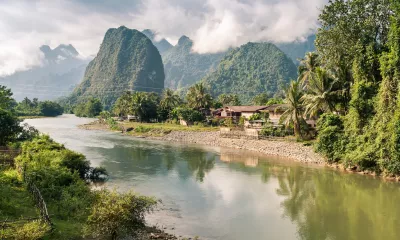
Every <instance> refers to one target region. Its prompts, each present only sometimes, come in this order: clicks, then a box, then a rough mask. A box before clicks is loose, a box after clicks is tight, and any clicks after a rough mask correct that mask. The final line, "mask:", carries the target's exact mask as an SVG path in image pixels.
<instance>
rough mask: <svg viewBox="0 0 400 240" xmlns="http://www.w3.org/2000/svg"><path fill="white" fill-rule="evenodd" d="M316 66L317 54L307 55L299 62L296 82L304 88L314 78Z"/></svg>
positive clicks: (310, 53)
mask: <svg viewBox="0 0 400 240" xmlns="http://www.w3.org/2000/svg"><path fill="white" fill-rule="evenodd" d="M318 66H319V59H318V54H317V53H315V52H309V53H307V54H306V56H305V57H304V58H303V59H301V60H300V66H299V78H298V81H299V82H300V84H301V86H302V87H303V88H304V87H306V86H307V84H308V82H309V81H310V80H311V79H312V78H313V77H314V75H315V70H316V69H317V67H318Z"/></svg>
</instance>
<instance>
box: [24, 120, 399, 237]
mask: <svg viewBox="0 0 400 240" xmlns="http://www.w3.org/2000/svg"><path fill="white" fill-rule="evenodd" d="M90 121H91V120H90V119H84V118H77V117H74V116H73V115H63V116H60V117H57V118H42V119H30V120H26V122H28V123H29V124H31V125H33V126H35V127H36V128H37V129H39V130H40V131H41V132H43V133H47V134H49V135H50V136H51V137H52V138H53V139H54V140H56V141H57V142H60V143H63V144H65V146H66V147H68V148H70V149H72V150H74V151H77V152H80V153H82V154H84V155H86V157H87V159H88V160H90V161H91V162H92V165H94V166H104V167H106V169H107V171H108V172H109V174H110V180H109V182H108V183H107V186H108V187H111V188H116V189H118V190H119V191H135V192H138V193H140V194H144V195H151V196H155V197H156V198H158V199H161V200H162V204H160V206H159V209H158V210H157V211H156V212H154V213H153V214H151V215H150V216H148V218H147V220H148V222H149V223H150V224H158V226H159V227H162V228H164V227H165V228H166V229H165V230H166V231H167V232H170V233H174V234H176V235H178V236H179V235H182V236H191V237H195V236H199V237H200V239H226V240H241V239H249V240H257V239H271V240H275V239H310V240H311V239H318V240H319V239H338V240H344V239H363V240H366V239H385V240H390V239H400V227H399V226H400V184H399V183H394V182H385V181H382V180H380V179H374V178H373V177H368V176H361V175H358V174H346V173H342V172H339V171H335V170H332V169H329V168H323V167H313V166H307V165H301V164H299V163H294V162H291V161H288V160H285V159H279V158H276V157H267V156H263V155H260V154H256V153H252V152H248V151H241V150H233V149H224V148H219V147H202V146H194V145H185V144H177V143H167V142H161V141H151V140H145V139H135V138H131V137H126V136H122V135H120V134H118V133H111V132H104V131H87V130H81V129H78V128H77V125H80V124H84V123H88V122H90Z"/></svg>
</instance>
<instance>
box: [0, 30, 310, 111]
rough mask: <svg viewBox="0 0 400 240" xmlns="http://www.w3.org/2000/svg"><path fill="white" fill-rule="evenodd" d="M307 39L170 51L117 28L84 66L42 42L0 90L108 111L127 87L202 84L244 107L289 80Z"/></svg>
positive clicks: (72, 52)
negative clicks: (32, 59)
mask: <svg viewBox="0 0 400 240" xmlns="http://www.w3.org/2000/svg"><path fill="white" fill-rule="evenodd" d="M314 41H315V35H311V36H309V37H308V38H307V40H306V41H304V42H299V41H296V42H293V43H285V44H276V46H275V45H273V44H271V43H248V44H245V45H243V46H241V47H239V48H236V49H231V50H229V51H227V52H222V53H217V54H198V53H195V52H193V51H192V47H193V41H192V40H191V39H190V38H188V37H187V36H182V37H181V38H180V39H179V41H178V43H177V44H176V45H175V46H173V45H172V44H170V43H169V42H168V41H167V40H166V39H164V38H162V39H158V38H157V37H156V33H155V32H154V31H152V30H149V29H146V30H143V31H142V32H139V31H137V30H132V29H128V28H126V27H120V28H118V29H109V30H108V31H107V33H106V35H105V37H104V41H103V43H102V44H101V47H100V51H99V53H98V54H97V56H96V58H95V59H93V61H91V62H90V64H89V65H88V63H89V60H88V59H83V58H82V57H81V56H80V55H79V53H78V51H77V50H76V49H75V48H74V47H73V46H72V45H64V44H61V45H59V46H58V47H56V48H54V49H51V48H50V47H49V46H47V45H44V46H42V47H40V50H41V52H42V53H43V55H44V58H43V64H42V65H41V66H38V67H34V68H32V69H30V70H27V71H20V72H16V73H14V74H13V75H10V76H6V77H0V85H6V86H8V87H11V88H12V90H13V92H14V97H15V98H16V99H17V100H21V99H23V98H24V97H29V98H34V97H38V98H39V99H41V100H46V99H56V98H59V97H61V96H69V97H68V98H67V99H68V101H70V102H71V103H76V102H79V101H83V100H85V99H87V98H88V97H89V96H96V97H100V98H101V100H102V102H103V104H105V105H106V106H108V107H109V106H111V104H113V102H114V101H115V100H116V99H117V98H118V97H119V96H120V95H121V94H122V92H123V91H126V90H140V91H155V92H161V91H162V89H163V88H164V86H165V87H166V88H171V89H175V90H178V89H181V90H182V89H187V88H188V87H189V86H191V85H193V84H195V83H197V82H199V81H201V80H203V81H205V82H206V83H207V84H208V85H209V86H211V89H212V92H213V94H214V95H215V96H216V95H218V94H220V93H237V94H239V95H241V98H242V100H243V101H244V102H248V101H249V100H250V98H251V96H252V95H254V94H257V93H260V92H265V91H267V92H270V93H271V94H274V93H275V92H276V91H277V90H278V88H279V86H280V85H281V84H285V83H287V82H288V80H289V79H294V78H296V67H295V65H298V64H299V62H298V61H297V59H300V58H303V57H304V55H305V53H306V52H309V51H314V50H315V46H314ZM278 48H279V49H278ZM285 54H286V55H287V56H286V55H285ZM288 60H289V61H288ZM290 60H291V61H290ZM293 63H294V64H293ZM75 87H76V88H75ZM74 88H75V90H74ZM72 92H73V93H72ZM71 93H72V94H71Z"/></svg>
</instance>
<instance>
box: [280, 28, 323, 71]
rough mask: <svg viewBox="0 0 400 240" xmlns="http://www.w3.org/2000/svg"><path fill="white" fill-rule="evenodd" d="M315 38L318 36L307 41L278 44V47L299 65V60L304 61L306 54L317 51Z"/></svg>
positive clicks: (313, 36)
mask: <svg viewBox="0 0 400 240" xmlns="http://www.w3.org/2000/svg"><path fill="white" fill-rule="evenodd" d="M315 38H316V36H315V34H313V35H310V36H309V37H307V39H306V40H305V41H295V42H291V43H277V44H276V46H277V47H278V48H279V49H280V50H282V51H283V52H284V53H285V54H286V55H287V56H288V57H290V58H291V59H292V61H293V63H294V64H295V65H299V64H300V62H299V59H302V58H303V57H304V55H305V54H306V53H308V52H313V51H315V43H314V42H315Z"/></svg>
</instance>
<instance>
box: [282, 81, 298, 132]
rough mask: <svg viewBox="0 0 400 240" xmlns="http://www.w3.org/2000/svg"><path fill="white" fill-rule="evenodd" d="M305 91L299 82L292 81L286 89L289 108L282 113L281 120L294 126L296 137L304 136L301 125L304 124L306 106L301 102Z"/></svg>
mask: <svg viewBox="0 0 400 240" xmlns="http://www.w3.org/2000/svg"><path fill="white" fill-rule="evenodd" d="M302 97H303V92H302V90H301V86H300V83H299V82H296V81H292V82H291V83H290V85H289V87H288V88H287V89H286V100H285V101H286V103H287V104H288V108H287V110H286V111H285V112H284V113H283V114H282V116H281V119H280V121H281V122H283V123H284V124H285V125H286V127H289V126H291V125H292V126H293V128H294V133H295V135H296V137H299V138H303V132H302V131H301V125H303V124H304V118H303V113H304V108H303V105H302V102H301V98H302Z"/></svg>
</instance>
